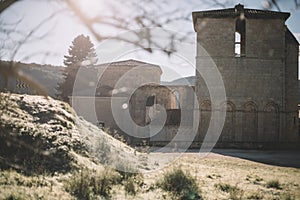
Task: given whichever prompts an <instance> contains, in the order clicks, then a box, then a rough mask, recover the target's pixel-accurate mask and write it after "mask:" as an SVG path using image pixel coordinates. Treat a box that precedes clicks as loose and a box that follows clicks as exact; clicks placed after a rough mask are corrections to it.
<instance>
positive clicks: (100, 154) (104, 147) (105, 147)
mask: <svg viewBox="0 0 300 200" xmlns="http://www.w3.org/2000/svg"><path fill="white" fill-rule="evenodd" d="M96 155H97V158H98V159H99V160H100V162H101V163H102V164H109V163H111V161H112V153H111V148H110V146H109V144H108V142H107V140H106V139H105V138H103V139H101V140H100V141H99V143H98V145H97V148H96Z"/></svg>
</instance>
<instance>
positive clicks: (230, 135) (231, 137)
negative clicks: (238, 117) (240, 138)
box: [219, 101, 236, 142]
mask: <svg viewBox="0 0 300 200" xmlns="http://www.w3.org/2000/svg"><path fill="white" fill-rule="evenodd" d="M225 108H226V110H225ZM235 110H236V108H235V105H234V103H233V102H231V101H227V102H223V103H222V104H221V112H224V111H226V118H225V123H224V127H223V129H222V134H221V136H220V139H219V141H221V142H234V141H235V128H234V127H235V123H234V122H235Z"/></svg>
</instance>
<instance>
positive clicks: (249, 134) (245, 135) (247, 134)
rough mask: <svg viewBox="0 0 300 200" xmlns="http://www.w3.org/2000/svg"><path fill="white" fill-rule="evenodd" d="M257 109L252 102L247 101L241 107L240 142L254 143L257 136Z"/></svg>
mask: <svg viewBox="0 0 300 200" xmlns="http://www.w3.org/2000/svg"><path fill="white" fill-rule="evenodd" d="M257 111H258V107H257V104H256V103H255V102H253V101H248V102H246V103H245V104H244V105H243V116H242V128H243V129H242V141H243V142H255V141H257V139H258V138H257V134H258V112H257Z"/></svg>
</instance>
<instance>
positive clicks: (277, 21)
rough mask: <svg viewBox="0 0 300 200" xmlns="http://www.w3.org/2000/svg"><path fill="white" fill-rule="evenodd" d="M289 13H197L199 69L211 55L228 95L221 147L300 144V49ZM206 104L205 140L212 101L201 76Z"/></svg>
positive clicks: (237, 10)
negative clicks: (202, 52) (299, 111)
mask: <svg viewBox="0 0 300 200" xmlns="http://www.w3.org/2000/svg"><path fill="white" fill-rule="evenodd" d="M289 16H290V14H289V13H283V12H273V11H262V10H253V9H244V7H243V5H237V6H236V7H235V8H231V9H223V10H211V11H201V12H194V13H193V22H194V29H195V31H196V33H197V58H196V59H197V60H196V63H197V69H198V70H205V69H206V68H207V67H211V66H209V65H208V66H205V65H203V64H202V63H205V61H206V60H208V59H209V57H208V56H206V55H202V54H201V49H202V48H204V49H205V50H206V51H207V53H208V54H209V56H210V57H211V58H212V59H213V61H214V62H215V64H216V66H217V68H218V70H219V71H220V73H221V75H222V78H223V81H224V85H225V90H226V95H227V102H223V103H221V104H220V105H216V106H217V107H219V108H221V107H222V105H224V104H225V105H227V107H226V110H227V115H226V120H225V124H224V128H223V131H222V134H221V137H220V139H219V143H218V146H222V147H248V148H257V147H262V148H264V147H265V148H271V147H273V148H274V147H277V146H278V147H287V146H288V147H291V146H295V147H296V146H297V145H299V141H300V136H299V133H298V108H297V103H298V100H297V92H298V84H297V80H298V51H299V49H298V47H299V44H298V42H297V40H296V39H295V37H294V36H293V35H292V33H291V32H290V31H289V29H288V28H287V27H286V25H285V21H286V20H287V19H288V17H289ZM196 75H197V79H196V87H195V90H196V93H197V96H198V101H199V105H200V115H201V116H200V120H201V121H200V127H199V137H198V139H199V142H200V143H201V141H202V140H203V138H204V136H205V133H206V130H207V127H208V123H209V121H210V116H211V100H210V96H209V93H208V90H207V88H206V85H205V83H204V81H203V79H202V77H201V76H200V75H199V74H198V73H197V74H196Z"/></svg>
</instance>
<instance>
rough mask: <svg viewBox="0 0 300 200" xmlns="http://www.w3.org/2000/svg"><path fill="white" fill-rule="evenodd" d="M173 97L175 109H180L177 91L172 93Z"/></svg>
mask: <svg viewBox="0 0 300 200" xmlns="http://www.w3.org/2000/svg"><path fill="white" fill-rule="evenodd" d="M173 93H174V95H175V109H180V96H179V92H178V91H174V92H173Z"/></svg>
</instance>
